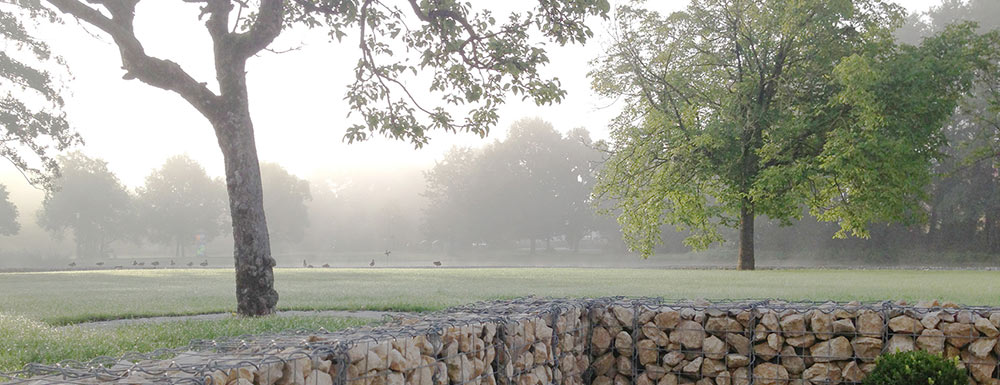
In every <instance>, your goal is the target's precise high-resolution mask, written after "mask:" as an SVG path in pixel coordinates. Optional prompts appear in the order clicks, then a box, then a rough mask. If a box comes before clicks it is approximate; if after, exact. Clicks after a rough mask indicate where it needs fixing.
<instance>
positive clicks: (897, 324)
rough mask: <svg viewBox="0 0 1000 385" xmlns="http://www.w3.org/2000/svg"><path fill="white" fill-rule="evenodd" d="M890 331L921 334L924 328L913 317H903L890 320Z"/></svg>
mask: <svg viewBox="0 0 1000 385" xmlns="http://www.w3.org/2000/svg"><path fill="white" fill-rule="evenodd" d="M889 330H892V331H894V332H896V333H903V334H920V332H921V331H923V330H924V326H923V325H922V324H921V323H920V321H917V320H916V319H914V318H912V317H909V316H905V315H901V316H898V317H893V318H892V319H890V320H889Z"/></svg>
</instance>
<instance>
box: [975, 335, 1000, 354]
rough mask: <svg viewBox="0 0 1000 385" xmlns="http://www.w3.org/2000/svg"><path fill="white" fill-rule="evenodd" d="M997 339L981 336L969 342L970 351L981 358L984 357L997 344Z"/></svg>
mask: <svg viewBox="0 0 1000 385" xmlns="http://www.w3.org/2000/svg"><path fill="white" fill-rule="evenodd" d="M996 344H997V340H995V339H985V338H981V339H978V340H976V341H974V342H973V343H971V344H969V352H971V353H972V354H973V355H975V356H976V357H979V358H984V357H986V355H988V354H990V351H992V350H993V348H994V347H995V346H996Z"/></svg>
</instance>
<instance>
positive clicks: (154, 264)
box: [150, 261, 160, 266]
mask: <svg viewBox="0 0 1000 385" xmlns="http://www.w3.org/2000/svg"><path fill="white" fill-rule="evenodd" d="M150 265H153V266H160V261H153V263H150Z"/></svg>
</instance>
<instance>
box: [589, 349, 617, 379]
mask: <svg viewBox="0 0 1000 385" xmlns="http://www.w3.org/2000/svg"><path fill="white" fill-rule="evenodd" d="M614 366H615V355H614V354H612V353H605V354H604V355H602V356H600V357H597V359H596V360H594V372H595V373H597V374H606V373H608V372H609V371H611V368H613V367H614ZM608 381H609V382H610V381H611V379H610V378H608Z"/></svg>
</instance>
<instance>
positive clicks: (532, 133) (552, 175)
mask: <svg viewBox="0 0 1000 385" xmlns="http://www.w3.org/2000/svg"><path fill="white" fill-rule="evenodd" d="M497 146H498V147H499V154H500V156H501V158H500V159H499V160H500V161H501V162H502V163H501V166H502V168H503V170H505V171H506V172H508V173H510V175H509V178H508V181H506V182H505V185H506V186H517V187H516V188H508V189H506V191H504V189H498V190H497V192H499V193H501V194H502V197H498V198H500V199H506V200H508V201H509V202H510V203H509V204H508V205H507V207H508V209H509V211H507V214H506V215H507V216H508V217H510V218H511V219H512V220H513V222H514V223H513V226H512V227H511V229H512V230H514V231H515V233H514V235H515V236H517V237H518V238H520V239H524V238H527V239H529V240H530V242H531V252H532V253H534V252H535V241H536V240H538V239H545V240H549V239H550V238H551V237H552V236H554V235H555V234H556V233H557V232H558V231H559V230H561V226H560V225H561V224H563V223H565V216H566V214H568V211H569V210H568V208H567V207H563V206H568V205H566V203H567V202H566V201H565V200H564V199H560V194H559V193H560V191H559V190H560V187H561V186H562V183H560V182H568V181H566V180H560V179H564V178H565V177H566V176H568V175H569V174H570V172H571V170H570V166H569V165H567V164H566V163H567V159H566V156H565V153H564V152H563V151H562V150H563V146H562V135H560V134H559V132H558V131H556V130H555V128H553V127H552V124H551V123H549V122H546V121H544V120H542V119H540V118H526V119H521V120H519V121H517V122H514V124H513V125H511V127H510V132H509V133H508V134H507V139H506V140H504V141H503V142H502V143H498V144H497ZM494 176H495V175H494V174H488V175H486V177H494Z"/></svg>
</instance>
